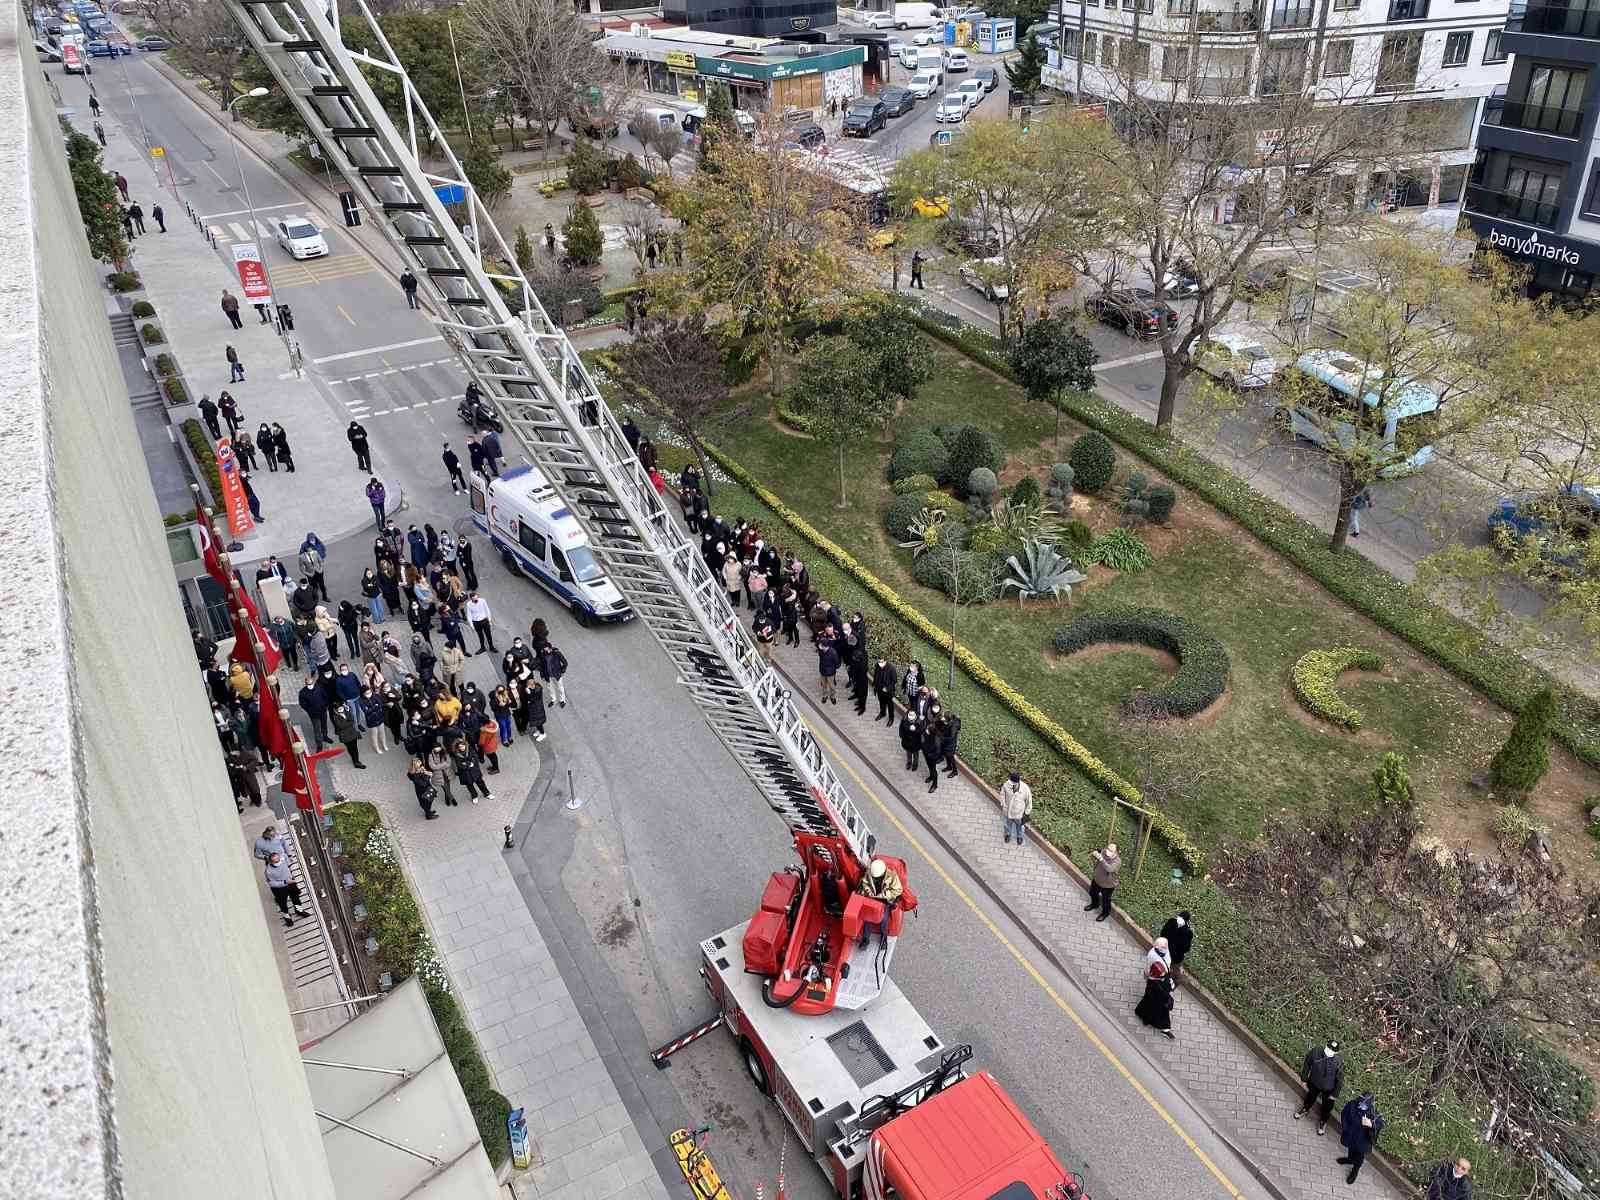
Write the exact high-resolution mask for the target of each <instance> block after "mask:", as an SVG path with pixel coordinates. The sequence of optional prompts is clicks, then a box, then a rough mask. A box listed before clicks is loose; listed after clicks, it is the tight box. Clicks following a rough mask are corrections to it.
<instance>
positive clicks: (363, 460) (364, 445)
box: [344, 420, 372, 475]
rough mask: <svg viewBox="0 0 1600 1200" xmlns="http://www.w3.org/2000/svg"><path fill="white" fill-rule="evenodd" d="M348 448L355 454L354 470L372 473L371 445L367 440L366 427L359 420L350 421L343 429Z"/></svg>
mask: <svg viewBox="0 0 1600 1200" xmlns="http://www.w3.org/2000/svg"><path fill="white" fill-rule="evenodd" d="M344 437H345V440H346V441H347V442H349V443H350V449H352V450H354V451H355V454H356V470H358V471H361V472H363V473H365V474H367V475H371V474H372V447H371V445H370V444H369V443H368V442H367V427H366V426H365V425H363V424H362V423H361V422H360V421H354V420H353V421H351V422H350V424H349V425H348V426H347V427H346V429H345V431H344Z"/></svg>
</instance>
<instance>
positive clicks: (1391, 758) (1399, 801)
mask: <svg viewBox="0 0 1600 1200" xmlns="http://www.w3.org/2000/svg"><path fill="white" fill-rule="evenodd" d="M1372 796H1373V799H1374V800H1375V801H1376V802H1377V804H1378V805H1379V807H1381V808H1386V809H1388V808H1393V809H1401V810H1404V811H1406V812H1410V811H1411V810H1412V809H1413V808H1414V807H1415V806H1416V797H1415V796H1414V795H1413V794H1412V791H1411V776H1410V775H1409V774H1408V773H1407V772H1406V760H1405V759H1404V758H1402V757H1401V756H1400V755H1398V754H1396V753H1395V752H1394V751H1393V750H1391V751H1389V752H1388V753H1387V754H1385V755H1384V756H1383V757H1382V758H1381V759H1379V760H1378V768H1377V770H1375V771H1373V772H1372Z"/></svg>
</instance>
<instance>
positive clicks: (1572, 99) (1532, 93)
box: [1526, 63, 1589, 111]
mask: <svg viewBox="0 0 1600 1200" xmlns="http://www.w3.org/2000/svg"><path fill="white" fill-rule="evenodd" d="M1588 82H1589V72H1587V71H1578V70H1573V69H1571V68H1569V67H1547V66H1542V65H1540V64H1537V63H1535V64H1534V65H1533V66H1532V67H1530V68H1529V70H1528V91H1527V96H1526V99H1527V102H1528V103H1529V104H1530V105H1532V106H1534V107H1536V108H1547V109H1565V110H1568V111H1575V110H1576V109H1577V108H1578V107H1579V106H1580V105H1581V104H1582V103H1583V89H1584V87H1585V85H1587V84H1588Z"/></svg>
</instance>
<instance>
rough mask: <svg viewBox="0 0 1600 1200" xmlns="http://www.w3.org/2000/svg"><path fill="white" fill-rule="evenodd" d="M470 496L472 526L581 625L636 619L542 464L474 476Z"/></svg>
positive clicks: (512, 568) (509, 565)
mask: <svg viewBox="0 0 1600 1200" xmlns="http://www.w3.org/2000/svg"><path fill="white" fill-rule="evenodd" d="M468 495H469V503H470V505H471V508H472V524H473V525H474V526H475V527H476V528H477V530H478V532H479V533H482V534H484V535H485V536H487V537H488V539H489V542H490V544H491V545H493V546H494V548H495V549H496V550H498V551H499V552H500V558H501V561H503V562H504V563H505V564H506V568H507V569H508V570H510V571H512V572H514V573H516V574H521V575H526V576H527V577H528V578H529V579H531V580H533V581H534V582H535V583H537V584H538V585H539V586H540V587H542V588H544V590H545V591H547V592H549V593H550V594H551V595H552V596H554V597H555V598H556V599H557V600H559V601H561V603H563V604H565V605H566V606H567V608H568V610H570V611H571V613H572V615H573V616H574V617H576V618H577V619H578V624H580V625H588V624H589V623H590V622H592V621H631V620H633V609H631V608H630V607H628V602H627V601H626V600H624V599H623V598H622V593H621V592H619V591H617V585H616V584H614V583H612V582H611V580H610V579H608V578H607V577H606V573H605V570H604V568H602V567H601V566H600V562H599V560H598V559H596V558H595V556H594V552H593V551H592V550H590V549H589V538H588V535H586V534H585V533H584V532H583V530H582V529H581V528H580V527H579V525H578V520H577V518H576V517H574V516H573V515H572V511H571V510H570V509H569V508H567V507H566V505H564V504H563V503H562V502H561V497H559V496H557V495H556V490H555V488H553V487H551V486H550V482H549V481H548V480H547V479H545V477H544V476H543V475H542V474H540V473H539V470H538V468H537V467H530V466H522V467H512V468H511V469H510V470H508V471H506V472H504V473H503V474H502V475H501V476H500V477H499V478H498V479H489V480H485V478H484V477H483V476H482V475H476V474H475V475H473V476H472V483H471V486H470V488H469V489H468Z"/></svg>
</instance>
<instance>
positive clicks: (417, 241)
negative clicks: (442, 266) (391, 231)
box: [406, 234, 445, 246]
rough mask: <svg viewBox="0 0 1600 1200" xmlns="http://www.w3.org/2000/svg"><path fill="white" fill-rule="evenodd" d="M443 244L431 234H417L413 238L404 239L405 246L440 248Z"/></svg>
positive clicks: (442, 240)
mask: <svg viewBox="0 0 1600 1200" xmlns="http://www.w3.org/2000/svg"><path fill="white" fill-rule="evenodd" d="M444 244H445V243H444V239H443V238H442V237H434V236H433V235H432V234H419V235H417V236H415V237H411V236H408V237H407V238H406V245H408V246H442V245H444Z"/></svg>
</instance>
